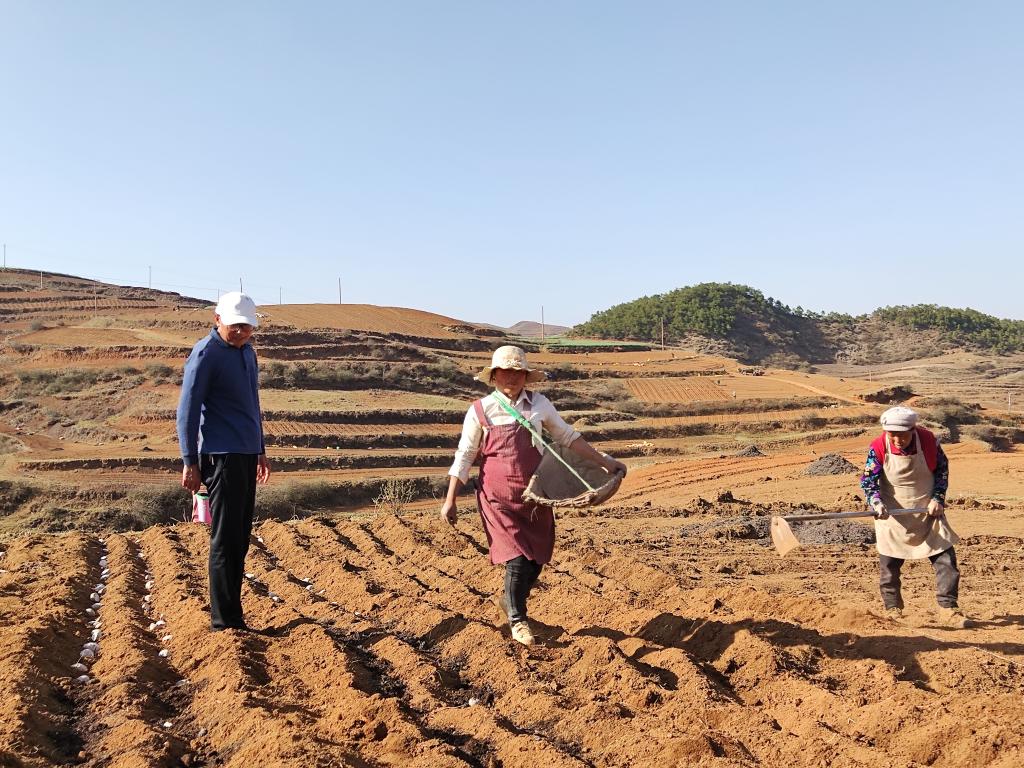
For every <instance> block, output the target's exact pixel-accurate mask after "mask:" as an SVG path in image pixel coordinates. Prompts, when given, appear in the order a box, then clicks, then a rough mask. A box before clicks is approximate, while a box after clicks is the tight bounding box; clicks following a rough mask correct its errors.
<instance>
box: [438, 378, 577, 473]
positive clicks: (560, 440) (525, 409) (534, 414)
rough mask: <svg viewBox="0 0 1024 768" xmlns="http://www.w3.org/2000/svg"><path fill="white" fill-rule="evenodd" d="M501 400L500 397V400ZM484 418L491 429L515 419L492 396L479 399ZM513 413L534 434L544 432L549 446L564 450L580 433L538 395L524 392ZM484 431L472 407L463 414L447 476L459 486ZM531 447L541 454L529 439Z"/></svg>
mask: <svg viewBox="0 0 1024 768" xmlns="http://www.w3.org/2000/svg"><path fill="white" fill-rule="evenodd" d="M502 397H504V396H502ZM481 405H482V406H483V410H484V415H485V416H486V417H487V418H488V419H489V420H490V422H491V424H492V425H493V426H495V427H500V426H503V425H506V424H514V423H516V420H515V418H514V417H513V416H512V415H511V414H509V413H508V411H506V410H505V409H504V408H503V407H502V406H501V404H500V403H499V402H498V398H497V397H496V396H495V393H494V392H492V393H491V394H489V395H487V396H486V397H484V398H482V400H481ZM513 405H514V407H515V409H516V410H517V411H519V413H520V414H521V415H522V416H523V417H524V418H525V419H526V420H527V421H529V422H530V426H532V427H533V429H534V431H535V432H536V433H537V434H541V431H542V430H544V431H546V432H547V433H548V435H549V436H550V438H551V441H552V442H555V443H557V444H558V445H561V446H565V447H568V446H569V445H571V444H572V442H573V441H574V440H575V439H576V438H578V437H579V436H580V433H579V432H577V431H576V430H575V429H573V428H572V427H570V426H569V425H568V424H566V423H565V420H564V419H563V418H562V417H561V416H559V415H558V411H556V410H555V406H553V405H552V404H551V401H550V400H548V399H547V398H546V397H544V395H542V394H540V393H539V392H531V391H529V390H527V389H524V390H523V391H522V392H521V393H520V395H519V397H518V398H517V399H516V402H515V403H514V404H513ZM485 432H486V427H485V426H484V425H483V424H481V423H480V420H479V419H478V418H477V415H476V408H474V407H473V406H472V405H471V406H470V407H469V410H468V411H466V418H465V419H464V420H463V422H462V437H460V438H459V447H458V449H457V450H456V451H455V462H454V463H453V464H452V467H451V469H449V470H448V474H449V475H450V476H452V477H457V478H459V480H461V481H462V482H463V483H465V482H466V481H467V480H469V468H470V467H472V466H473V463H474V462H475V461H476V458H477V456H478V455H479V453H480V444H481V441H482V440H483V437H484V433H485ZM533 446H534V447H535V448H536V449H537V450H538V451H540V452H541V453H542V454H543V453H544V446H543V445H542V444H541V443H540V442H539V441H538V440H537V438H536V437H534V438H533Z"/></svg>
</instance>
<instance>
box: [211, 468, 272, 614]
mask: <svg viewBox="0 0 1024 768" xmlns="http://www.w3.org/2000/svg"><path fill="white" fill-rule="evenodd" d="M257 459H258V457H257V456H256V455H254V454H244V453H213V454H205V453H204V454H203V455H202V456H201V457H200V473H201V474H202V476H203V484H204V485H205V486H206V490H207V491H208V492H209V494H210V515H211V517H212V518H213V521H212V524H211V526H210V624H211V626H212V627H213V628H214V629H224V628H225V627H244V626H245V620H244V619H243V618H242V580H243V578H244V577H245V555H246V553H247V552H248V551H249V537H250V536H251V535H252V516H253V511H254V509H255V507H256V462H257Z"/></svg>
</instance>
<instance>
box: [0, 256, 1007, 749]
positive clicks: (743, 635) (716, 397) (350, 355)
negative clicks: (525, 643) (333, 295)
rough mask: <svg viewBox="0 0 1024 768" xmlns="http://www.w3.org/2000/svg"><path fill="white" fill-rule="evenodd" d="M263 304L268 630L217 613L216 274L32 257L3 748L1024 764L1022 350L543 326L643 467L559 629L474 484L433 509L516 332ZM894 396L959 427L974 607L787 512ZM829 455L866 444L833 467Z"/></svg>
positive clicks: (260, 573) (571, 552) (260, 575)
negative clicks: (818, 347)
mask: <svg viewBox="0 0 1024 768" xmlns="http://www.w3.org/2000/svg"><path fill="white" fill-rule="evenodd" d="M260 312H261V314H262V315H263V321H262V326H261V329H260V331H259V333H258V334H257V336H256V342H255V343H256V345H257V350H258V353H259V355H260V360H261V376H262V393H261V397H262V404H263V409H264V418H265V430H266V435H267V442H268V446H269V449H268V452H269V455H270V460H271V463H272V467H273V470H274V473H273V475H272V479H271V484H270V485H269V486H267V487H266V488H263V489H261V490H260V492H259V496H258V500H257V517H258V518H259V521H260V522H259V525H258V526H257V530H256V533H255V535H254V537H253V539H252V542H251V550H250V557H249V560H248V566H247V567H248V570H249V577H248V579H247V581H246V587H245V590H244V601H245V608H246V614H247V616H248V618H249V621H250V623H251V624H252V626H253V627H254V628H255V630H256V631H254V632H251V633H247V634H239V633H236V632H226V633H218V634H210V633H209V632H208V631H207V625H208V613H207V611H208V605H207V603H206V576H205V569H206V547H207V546H208V544H207V541H208V536H207V532H206V530H205V529H203V528H202V527H200V526H197V525H192V524H183V523H181V522H180V521H181V519H182V517H183V515H184V514H185V512H186V510H187V508H188V498H187V496H186V494H185V493H184V492H183V491H182V490H181V489H180V488H179V487H178V478H179V476H180V461H179V459H178V451H177V445H176V438H175V435H174V423H173V422H174V409H175V406H176V402H177V397H178V380H179V377H180V371H181V367H182V364H183V362H184V357H185V355H186V354H187V352H188V350H189V348H190V347H191V345H192V343H194V341H195V340H196V339H197V338H198V337H199V336H200V335H202V334H204V333H206V332H207V331H208V329H209V327H210V326H209V323H210V319H211V304H209V303H207V302H204V301H199V300H195V299H188V298H184V297H179V296H175V295H173V294H160V293H158V292H151V291H146V290H143V289H138V288H118V287H115V286H105V285H102V284H98V283H93V282H91V281H87V280H81V279H78V278H70V277H62V276H49V275H45V276H44V279H43V286H42V288H40V286H39V276H38V274H37V273H36V274H31V273H18V272H8V273H0V339H2V347H0V643H2V645H0V648H3V652H2V653H0V691H2V692H3V693H4V694H5V695H4V696H3V702H4V703H3V705H2V707H0V765H16V766H21V765H24V766H48V765H65V764H73V763H78V764H83V765H91V766H104V767H106V766H129V765H131V766H134V765H167V766H172V765H243V764H255V765H269V764H273V765H282V766H292V765H293V766H306V765H325V766H326V765H332V766H333V765H347V766H354V767H359V768H365V767H367V766H374V767H375V766H386V765H403V766H404V765H421V766H445V765H453V766H456V765H469V766H490V767H499V766H500V767H505V768H507V767H509V766H520V765H522V766H526V765H529V766H534V765H537V764H538V761H539V762H541V763H545V764H553V765H573V766H575V765H579V766H600V767H601V768H604V767H605V766H635V765H679V766H682V765H686V766H690V765H694V766H700V765H709V766H710V765H716V766H817V765H826V764H830V765H836V766H840V765H843V766H845V765H849V766H868V767H870V768H875V767H876V766H877V767H878V768H881V767H882V766H886V767H887V766H891V765H897V766H920V765H935V766H963V765H978V766H981V765H994V766H1011V765H1017V764H1019V763H1020V761H1021V749H1022V747H1024V732H1022V730H1021V728H1020V726H1019V725H1018V723H1019V722H1020V720H1021V718H1020V715H1021V710H1022V709H1024V707H1022V705H1021V694H1022V693H1024V690H1022V684H1021V680H1022V678H1021V675H1020V665H1021V661H1022V658H1024V629H1022V627H1024V624H1022V618H1021V610H1020V605H1021V599H1022V596H1021V591H1020V590H1021V587H1020V585H1021V583H1022V579H1021V577H1022V576H1024V571H1022V566H1021V562H1022V560H1021V554H1024V543H1022V542H1024V493H1022V491H1021V489H1022V488H1024V461H1022V458H1021V457H1022V455H1024V454H1022V453H1021V450H1020V448H1019V442H1020V441H1021V439H1024V423H1022V422H1021V418H1020V410H1019V408H1016V407H1015V406H1014V404H1015V398H1016V392H1017V390H1015V389H1011V390H1010V402H1009V404H1006V403H1005V400H1006V391H1005V389H1006V385H1008V384H1012V383H1014V382H1016V381H1017V378H1019V377H1018V376H1017V375H1016V373H1015V372H1014V364H1015V363H1014V361H1013V360H1011V359H993V360H989V361H986V360H981V359H978V358H977V357H976V356H964V357H963V358H962V359H961V358H957V357H956V356H952V355H947V356H944V357H943V358H937V359H935V360H933V361H919V364H914V366H919V367H912V366H909V365H903V366H896V365H892V366H882V367H873V368H858V367H856V366H849V365H847V366H844V367H841V368H840V367H826V368H823V369H820V370H819V371H817V372H802V371H801V372H798V371H789V370H780V369H770V368H769V369H763V370H762V369H755V368H751V367H747V366H742V365H740V364H738V363H737V362H736V361H733V360H729V359H725V358H721V357H715V356H709V355H702V354H697V353H695V352H693V351H690V350H686V349H682V348H670V349H665V350H661V349H646V350H636V349H634V350H626V351H607V350H605V349H603V348H602V351H596V350H595V349H592V348H591V349H588V348H587V347H586V346H584V345H579V346H576V347H573V348H572V349H574V350H576V351H572V352H569V351H566V348H565V347H563V346H561V345H559V346H551V347H544V348H538V347H537V346H536V345H531V344H530V342H529V341H526V342H523V343H525V344H526V345H527V346H528V348H529V350H530V359H531V361H533V362H534V363H535V364H536V365H538V367H541V368H543V369H545V370H547V371H549V372H550V374H551V380H550V381H549V382H547V383H545V384H543V385H541V386H540V388H541V389H542V390H543V391H544V392H545V393H546V394H547V395H548V396H549V397H550V398H551V399H552V400H553V401H554V402H555V403H556V404H557V405H558V407H559V409H560V411H561V412H562V413H563V415H565V416H566V417H567V419H569V420H570V421H571V422H573V423H574V424H575V425H576V426H577V428H578V429H580V430H581V431H582V432H583V433H584V434H585V435H586V436H587V437H588V439H590V440H591V441H592V442H594V443H595V444H596V445H598V447H600V448H601V449H603V450H606V451H608V452H610V453H612V454H613V455H616V456H618V457H620V458H623V459H625V460H626V462H627V464H628V465H629V470H630V471H629V475H628V476H627V477H626V479H625V481H624V483H623V486H622V489H621V490H620V492H619V493H618V495H617V496H616V497H615V498H614V499H613V500H612V502H611V503H610V504H608V505H605V506H603V507H599V508H595V509H588V510H581V511H577V512H574V513H571V514H560V515H559V522H558V529H559V533H558V546H557V547H556V557H555V560H554V562H553V563H552V564H551V566H550V567H548V568H546V569H545V571H544V574H543V575H542V577H541V582H540V587H539V590H538V592H537V593H536V596H535V599H534V600H533V602H532V603H531V610H532V612H533V617H534V618H535V619H536V620H537V621H538V622H539V624H538V627H539V629H540V635H541V637H542V642H541V644H540V645H539V646H537V647H536V648H534V649H531V650H530V651H526V650H525V649H523V648H522V647H520V646H518V645H516V644H514V643H512V642H511V640H510V638H509V636H508V632H507V629H506V628H504V627H503V625H502V622H501V621H500V620H499V616H498V614H497V611H496V609H495V607H494V602H493V597H494V595H495V593H496V592H497V591H498V590H499V589H500V585H501V574H500V572H499V570H498V569H495V568H492V567H490V566H489V565H488V564H487V558H486V557H485V552H486V549H485V547H486V544H485V541H484V537H483V534H482V531H481V529H480V524H479V521H478V519H477V516H476V513H475V510H474V509H473V506H474V505H473V499H472V497H471V496H470V495H467V496H466V497H465V499H464V500H463V502H462V503H461V517H460V521H459V523H458V526H457V527H456V528H455V529H452V528H449V527H448V526H447V525H444V524H442V523H441V522H440V521H439V520H438V519H437V517H436V512H437V507H438V505H439V504H438V500H437V498H436V494H438V492H439V489H440V488H441V486H442V484H443V483H444V481H445V473H446V470H447V467H448V465H449V463H450V462H451V459H452V454H453V451H454V449H455V445H456V443H457V439H458V433H459V429H460V424H461V422H462V419H463V416H464V414H465V410H466V407H467V406H468V404H469V402H470V401H471V400H472V399H473V398H474V397H478V396H480V395H481V394H483V393H484V392H485V390H484V389H483V388H482V387H481V386H480V385H479V384H478V383H476V382H474V381H473V378H472V377H473V373H474V372H475V371H477V370H479V369H480V368H482V367H483V366H484V365H485V364H486V362H487V361H488V359H489V355H490V350H491V349H492V348H493V347H494V346H496V345H498V344H500V343H504V342H505V341H507V339H506V338H505V337H503V336H500V335H496V332H495V331H494V329H492V328H488V327H484V326H476V325H474V324H470V323H465V322H462V321H459V320H456V319H452V318H444V317H440V316H437V315H432V314H430V313H426V312H419V311H412V310H402V309H396V308H375V307H366V306H350V305H340V306H332V307H329V306H317V307H290V306H283V307H282V306H265V307H260ZM1018 383H1019V382H1018ZM894 397H896V398H901V399H906V401H907V402H910V403H911V404H913V405H914V406H915V407H917V408H918V409H919V410H920V411H921V413H922V414H923V416H924V417H925V419H926V423H928V424H929V425H930V426H932V427H933V428H934V429H936V431H938V432H939V433H940V434H941V435H942V436H943V437H944V439H945V440H946V451H947V453H948V455H949V457H950V461H951V466H952V472H951V485H950V511H949V515H950V519H951V522H952V524H953V526H954V527H955V528H956V529H957V530H958V531H959V532H960V533H961V535H963V536H964V537H965V541H964V542H963V543H962V544H961V545H960V546H959V547H958V554H959V557H960V561H961V564H962V568H963V572H964V584H963V591H962V596H963V604H964V606H965V608H966V610H967V611H968V612H969V613H970V614H971V615H972V616H973V617H974V618H975V619H976V623H975V625H974V626H973V627H971V628H969V629H967V630H963V631H956V632H954V631H951V630H947V629H943V628H942V627H941V626H940V625H938V624H937V623H936V622H935V620H934V616H933V614H932V608H931V597H930V590H931V587H930V583H931V578H932V576H931V571H930V569H929V567H928V564H927V563H926V562H925V563H923V564H922V563H912V564H908V566H907V567H906V570H905V589H906V593H907V599H908V607H909V609H910V610H909V619H908V620H907V621H906V622H904V623H903V624H898V625H897V624H893V623H891V622H888V621H886V620H883V619H880V618H878V617H877V616H876V615H875V613H874V612H875V611H876V610H877V608H876V602H877V598H876V590H877V587H876V586H875V581H876V579H877V576H876V573H875V569H876V568H877V565H876V563H875V558H874V554H873V548H872V546H871V543H870V542H871V529H870V528H869V527H868V526H864V525H861V524H859V523H851V524H848V525H845V526H835V525H829V524H809V523H808V524H805V526H806V527H805V528H803V529H802V532H801V535H802V536H803V538H804V540H805V543H806V544H807V546H804V547H802V548H801V549H799V550H798V551H797V552H796V553H794V554H792V555H790V556H789V557H787V558H786V559H785V560H781V559H779V558H778V557H777V556H776V555H775V553H774V552H773V551H772V550H771V549H770V548H769V547H768V546H767V545H768V542H767V531H768V523H769V519H770V516H771V515H772V514H777V513H780V512H783V513H799V512H801V511H807V510H826V511H840V510H849V509H853V508H859V507H860V505H861V504H862V501H861V499H860V496H859V493H858V487H857V480H858V477H857V474H858V473H857V471H856V470H855V469H854V470H853V471H846V469H843V466H844V465H843V462H842V461H837V460H835V459H836V458H837V457H841V458H842V459H845V460H847V461H849V462H852V464H853V466H854V467H857V466H859V465H860V464H861V463H862V462H863V458H864V451H865V448H866V445H867V443H868V441H869V440H870V439H871V437H873V436H874V434H875V433H876V430H877V427H876V424H877V416H878V414H879V413H880V412H881V410H882V409H883V408H885V407H886V405H887V404H888V401H889V400H890V399H892V398H894ZM908 398H909V399H908ZM824 458H830V459H831V460H832V463H831V466H837V467H839V470H838V472H839V473H838V474H824V475H822V474H819V473H812V472H811V471H810V470H811V469H812V468H813V465H815V464H816V463H817V462H818V460H819V459H824ZM389 488H390V489H392V490H395V489H397V491H398V492H399V493H398V496H397V497H396V498H397V500H396V499H395V498H391V499H388V498H385V494H384V492H385V491H387V490H388V489H389ZM375 499H376V500H377V501H378V503H376V504H375ZM385 510H389V511H385ZM154 523H160V524H159V525H153V524H154ZM86 643H95V646H91V645H90V646H86ZM83 650H87V651H88V653H85V654H83Z"/></svg>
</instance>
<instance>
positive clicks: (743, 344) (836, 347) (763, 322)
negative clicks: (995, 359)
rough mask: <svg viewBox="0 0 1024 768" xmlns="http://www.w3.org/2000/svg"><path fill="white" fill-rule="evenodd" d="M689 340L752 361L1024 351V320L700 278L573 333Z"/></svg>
mask: <svg viewBox="0 0 1024 768" xmlns="http://www.w3.org/2000/svg"><path fill="white" fill-rule="evenodd" d="M663 333H664V340H665V342H666V343H667V344H680V343H685V344H689V345H692V346H697V347H698V348H703V349H707V350H708V351H714V352H716V353H719V354H724V355H727V356H729V357H734V358H736V359H738V360H741V361H743V362H748V363H766V364H772V365H780V366H781V365H789V366H794V365H800V364H811V363H826V362H834V361H836V360H845V361H848V362H856V363H880V362H893V361H897V360H911V359H914V358H918V357H924V356H929V355H933V354H935V353H936V352H942V351H945V350H954V349H963V350H969V351H979V352H993V353H996V354H1008V353H1013V352H1021V351H1024V321H1021V320H1002V319H999V318H996V317H992V316H991V315H986V314H984V313H982V312H978V311H976V310H973V309H954V308H950V307H940V306H936V305H934V304H918V305H914V306H897V307H884V308H881V309H877V310H875V311H874V312H872V313H871V314H868V315H858V316H853V315H846V314H841V313H838V312H829V313H817V312H808V311H806V310H804V309H803V308H802V307H799V306H798V307H795V308H792V309H791V308H790V307H788V306H786V305H785V304H783V303H782V302H780V301H778V300H776V299H773V298H771V297H766V296H765V295H764V294H763V293H761V292H760V291H758V290H756V289H754V288H751V287H749V286H746V285H735V284H733V283H700V284H698V285H693V286H688V287H685V288H677V289H675V290H673V291H669V292H668V293H663V294H659V295H656V296H644V297H642V298H639V299H636V300H634V301H631V302H627V303H625V304H618V305H616V306H614V307H611V308H609V309H606V310H604V311H602V312H597V313H595V314H594V315H593V316H592V317H591V318H590V319H589V320H588V321H586V322H585V323H581V324H580V325H577V326H575V327H574V328H573V329H572V334H573V335H577V336H588V337H596V338H602V339H622V340H636V341H649V342H654V343H660V342H661V340H662V334H663Z"/></svg>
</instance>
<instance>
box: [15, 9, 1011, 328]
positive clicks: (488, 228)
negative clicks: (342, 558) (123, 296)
mask: <svg viewBox="0 0 1024 768" xmlns="http://www.w3.org/2000/svg"><path fill="white" fill-rule="evenodd" d="M0 30H2V32H3V34H2V35H0V242H5V243H7V261H8V264H9V265H12V266H19V267H32V268H42V269H46V270H54V271H61V272H70V273H74V274H79V275H82V276H86V277H93V278H98V279H106V280H110V281H113V282H122V283H132V284H137V285H145V284H146V282H147V280H148V267H150V266H152V274H153V278H152V279H153V285H154V287H159V288H166V289H170V290H180V291H181V292H184V293H190V294H193V295H198V296H207V297H210V298H214V297H215V295H216V291H217V289H218V288H220V289H222V290H230V289H232V288H237V286H238V280H239V278H242V279H243V281H244V286H245V288H246V290H247V292H249V293H251V294H252V295H253V296H254V298H255V299H256V300H257V301H258V302H260V303H275V302H276V301H277V299H278V288H279V287H282V288H283V295H284V300H285V301H286V302H319V301H324V302H334V301H337V279H338V278H339V277H341V278H342V281H343V292H344V300H345V301H346V302H349V301H351V302H366V303H374V304H388V305H398V306H410V307H416V308H420V309H427V310H431V311H436V312H441V313H444V314H448V315H452V316H455V317H458V318H461V319H466V320H474V321H486V322H493V323H496V324H500V325H508V324H511V323H514V322H516V321H518V320H522V319H539V315H540V307H541V306H542V305H543V306H544V308H545V315H546V319H547V321H548V322H550V323H564V324H572V323H576V322H580V321H582V320H585V319H587V318H588V317H589V316H590V315H591V314H592V313H593V312H595V311H597V310H600V309H604V308H607V307H608V306H610V305H613V304H618V303H622V302H625V301H629V300H632V299H634V298H637V297H639V296H643V295H649V294H654V293H662V292H664V291H668V290H671V289H673V288H677V287H681V286H684V285H692V284H694V283H698V282H704V281H722V282H727V281H728V282H735V283H745V284H748V285H751V286H754V287H755V288H758V289H760V290H761V291H763V292H764V293H766V294H768V295H771V296H774V297H776V298H778V299H780V300H782V301H784V302H786V303H787V304H789V305H790V306H797V305H801V306H803V307H805V308H808V309H815V310H838V311H845V312H853V313H860V312H867V311H871V310H872V309H875V308H876V307H878V306H884V305H889V304H910V303H923V302H927V303H938V304H946V305H950V306H957V307H964V306H970V307H974V308H976V309H979V310H981V311H984V312H988V313H990V314H994V315H998V316H1000V317H1012V318H1024V303H1022V300H1021V291H1022V285H1021V283H1022V281H1021V277H1022V274H1024V267H1022V266H1021V264H1022V261H1024V258H1022V257H1024V144H1022V142H1024V87H1022V80H1021V77H1022V73H1024V45H1021V40H1022V39H1024V4H1021V3H1020V2H980V3H961V2H935V1H934V0H931V1H929V2H898V3H893V2H850V3H823V2H820V0H806V2H780V1H773V2H763V1H761V0H751V1H750V2H725V1H723V2H684V1H683V0H676V1H674V2H642V1H641V2H617V3H613V2H598V1H596V0H579V1H578V2H568V1H565V2H560V1H558V0H556V1H555V2H516V3H509V2H489V1H486V0H484V1H482V0H465V1H463V2H449V1H446V0H437V1H436V2H419V1H418V0H406V1H405V2H388V1H387V0H373V1H372V2H358V3H357V2H341V1H340V0H339V1H338V2H298V3H286V2H278V3H266V2H173V3H156V2H143V3H139V2H112V1H107V0H105V1H104V2H89V3H86V2H70V1H68V2H44V1H41V0H23V1H22V0H18V1H16V2H15V1H11V0H0Z"/></svg>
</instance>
